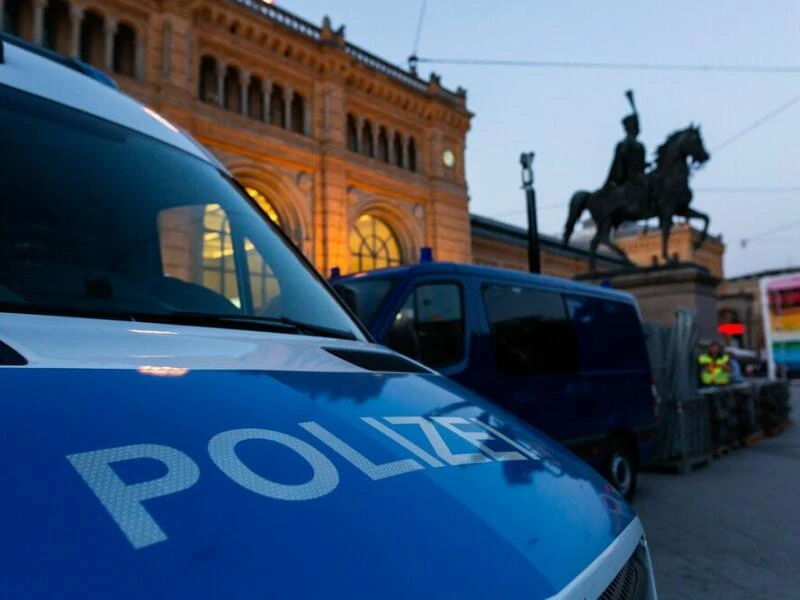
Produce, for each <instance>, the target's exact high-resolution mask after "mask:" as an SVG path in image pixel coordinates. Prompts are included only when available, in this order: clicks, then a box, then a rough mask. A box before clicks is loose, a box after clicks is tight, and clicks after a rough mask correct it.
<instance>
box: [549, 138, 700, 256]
mask: <svg viewBox="0 0 800 600" xmlns="http://www.w3.org/2000/svg"><path fill="white" fill-rule="evenodd" d="M710 158H711V156H710V155H709V153H708V152H707V151H706V149H705V147H704V145H703V138H702V137H701V135H700V128H699V127H696V126H694V125H690V126H689V127H687V128H686V129H681V130H679V131H676V132H674V133H673V134H671V135H670V136H669V137H668V138H667V139H666V141H665V142H664V143H663V144H662V145H661V146H659V147H658V149H657V151H656V165H655V168H653V169H652V170H651V171H649V172H647V173H646V174H645V176H644V178H645V185H644V190H643V191H642V192H641V193H640V194H639V196H640V197H637V196H636V195H635V194H634V193H633V192H634V190H631V189H629V185H620V186H615V187H611V188H610V189H607V188H601V189H599V190H596V191H594V192H588V191H585V190H581V191H577V192H575V193H574V194H573V195H572V199H571V200H570V203H569V217H568V218H567V222H566V225H565V226H564V238H563V242H564V245H567V244H568V243H569V239H570V237H571V236H572V232H573V230H574V229H575V224H576V223H577V222H578V219H579V218H580V216H581V215H582V214H583V211H584V210H586V209H588V210H589V213H590V214H591V215H592V219H593V220H594V223H595V225H596V228H597V230H596V233H595V235H594V238H592V241H591V245H590V248H589V267H590V269H591V270H592V271H594V270H595V260H596V254H597V247H598V246H599V245H600V244H601V243H604V244H606V245H607V246H608V247H609V248H611V249H612V250H613V251H614V252H616V253H617V254H619V255H620V256H621V257H622V258H624V259H626V260H627V256H626V255H625V252H623V250H622V249H621V248H620V247H619V246H617V245H616V244H614V243H613V242H612V241H611V231H612V229H616V228H617V227H619V226H620V225H621V224H622V223H624V222H627V221H641V220H647V219H652V218H654V217H657V218H658V220H659V226H660V227H661V243H662V256H663V258H664V260H665V261H668V260H669V256H668V247H669V234H670V229H671V228H672V219H673V217H675V216H679V217H684V218H685V219H687V220H688V219H701V220H702V221H703V232H702V234H701V235H700V239H699V240H697V242H695V248H699V247H700V246H701V245H702V244H703V242H704V241H705V239H706V237H707V235H708V224H709V218H708V215H706V214H705V213H702V212H700V211H697V210H695V209H693V208H692V207H691V206H689V205H690V203H691V201H692V190H691V189H690V188H689V175H690V173H691V170H692V168H694V167H696V166H699V165H702V164H704V163H705V162H707V161H708V160H709V159H710Z"/></svg>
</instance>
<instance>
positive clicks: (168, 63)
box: [136, 20, 172, 80]
mask: <svg viewBox="0 0 800 600" xmlns="http://www.w3.org/2000/svg"><path fill="white" fill-rule="evenodd" d="M136 43H137V44H138V43H139V36H138V35H137V36H136ZM161 76H162V77H163V78H164V79H167V80H168V79H169V78H170V77H172V23H171V22H170V21H166V20H165V21H164V41H163V44H162V50H161Z"/></svg>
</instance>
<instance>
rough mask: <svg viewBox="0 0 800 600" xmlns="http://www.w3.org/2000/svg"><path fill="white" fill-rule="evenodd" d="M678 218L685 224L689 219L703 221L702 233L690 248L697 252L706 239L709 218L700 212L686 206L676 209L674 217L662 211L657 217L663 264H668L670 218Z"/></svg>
mask: <svg viewBox="0 0 800 600" xmlns="http://www.w3.org/2000/svg"><path fill="white" fill-rule="evenodd" d="M673 216H679V217H684V218H685V219H686V220H687V222H688V221H689V219H700V220H702V221H703V231H701V232H700V239H698V240H697V241H695V242H694V244H692V247H693V248H694V249H695V250H697V249H699V248H700V247H701V246H702V245H703V242H705V241H706V239H707V238H708V224H709V221H710V219H709V216H708V215H707V214H705V213H702V212H700V211H699V210H695V209H693V208H692V207H690V206H688V205H686V206H685V207H682V208H680V209H678V210H677V211H676V212H675V213H674V215H673V214H670V213H669V211H663V212H662V214H661V215H660V216H659V221H660V225H661V255H662V257H663V258H664V261H665V262H669V260H670V257H669V234H670V231H671V229H672V217H673Z"/></svg>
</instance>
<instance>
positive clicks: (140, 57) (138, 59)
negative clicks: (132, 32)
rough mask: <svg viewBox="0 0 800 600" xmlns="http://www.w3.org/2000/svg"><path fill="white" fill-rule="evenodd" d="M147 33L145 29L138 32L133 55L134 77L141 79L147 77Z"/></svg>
mask: <svg viewBox="0 0 800 600" xmlns="http://www.w3.org/2000/svg"><path fill="white" fill-rule="evenodd" d="M145 35H146V34H145V33H144V31H137V32H136V48H135V50H134V52H135V54H134V57H133V78H134V79H138V80H141V81H144V80H145V79H147V73H146V72H145V70H146V69H145V61H146V60H147V53H146V52H145V47H144V43H145V41H144V36H145Z"/></svg>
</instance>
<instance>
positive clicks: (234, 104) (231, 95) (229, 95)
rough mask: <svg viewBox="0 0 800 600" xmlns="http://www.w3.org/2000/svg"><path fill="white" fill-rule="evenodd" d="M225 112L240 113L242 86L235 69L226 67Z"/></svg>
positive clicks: (237, 70) (237, 71)
mask: <svg viewBox="0 0 800 600" xmlns="http://www.w3.org/2000/svg"><path fill="white" fill-rule="evenodd" d="M225 110H229V111H231V112H235V113H241V112H242V85H241V83H240V80H239V69H237V68H236V67H228V70H227V71H225Z"/></svg>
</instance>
